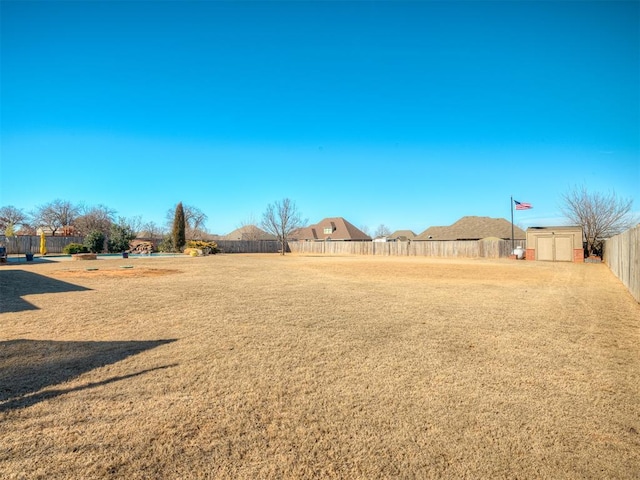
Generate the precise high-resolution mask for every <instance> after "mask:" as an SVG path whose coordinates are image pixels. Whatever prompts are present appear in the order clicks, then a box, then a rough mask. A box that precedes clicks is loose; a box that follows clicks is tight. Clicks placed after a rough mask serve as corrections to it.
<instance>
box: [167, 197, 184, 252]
mask: <svg viewBox="0 0 640 480" xmlns="http://www.w3.org/2000/svg"><path fill="white" fill-rule="evenodd" d="M185 230H186V223H185V219H184V208H182V202H180V203H178V205H177V206H176V213H175V215H174V216H173V230H172V232H171V237H172V238H173V248H174V249H175V250H176V252H181V251H182V248H183V247H184V246H185V244H186V243H187V240H186V238H185Z"/></svg>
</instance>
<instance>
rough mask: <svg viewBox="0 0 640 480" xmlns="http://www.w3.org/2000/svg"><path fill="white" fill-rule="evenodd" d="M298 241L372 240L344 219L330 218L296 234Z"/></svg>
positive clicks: (294, 235) (293, 235)
mask: <svg viewBox="0 0 640 480" xmlns="http://www.w3.org/2000/svg"><path fill="white" fill-rule="evenodd" d="M291 237H292V238H295V239H297V240H371V237H369V236H368V235H367V234H366V233H364V232H363V231H362V230H360V229H358V228H357V227H355V226H354V225H353V224H351V223H349V222H348V221H346V220H345V219H344V218H342V217H328V218H325V219H323V220H321V221H319V222H318V223H316V224H314V225H310V226H308V227H306V228H301V229H300V230H298V231H296V232H294V233H293V234H292V235H291Z"/></svg>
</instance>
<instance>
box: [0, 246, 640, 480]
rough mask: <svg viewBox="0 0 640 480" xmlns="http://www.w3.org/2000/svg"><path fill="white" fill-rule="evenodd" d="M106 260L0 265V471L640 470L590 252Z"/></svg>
mask: <svg viewBox="0 0 640 480" xmlns="http://www.w3.org/2000/svg"><path fill="white" fill-rule="evenodd" d="M109 262H111V261H109ZM113 262H114V263H108V264H107V263H106V262H105V263H101V266H100V270H98V271H94V272H86V273H84V272H83V273H82V274H81V275H78V276H75V277H73V276H64V275H68V274H69V273H70V271H65V270H64V269H65V268H68V265H67V264H63V263H60V264H46V265H45V264H42V265H33V266H29V267H28V269H29V271H30V272H32V273H34V275H36V274H37V275H36V276H41V277H42V279H43V282H44V284H45V286H46V287H49V289H50V291H51V292H55V293H46V291H43V290H37V289H32V290H30V289H29V286H21V287H20V288H18V287H17V286H15V285H13V286H12V285H10V284H9V283H7V282H6V281H4V280H3V272H5V271H7V269H6V268H3V269H2V270H0V286H1V287H2V288H3V292H17V293H19V294H20V295H22V296H23V298H24V301H26V302H28V303H29V304H30V305H31V308H30V309H29V310H27V309H23V310H19V309H16V310H15V311H7V313H4V314H2V315H0V324H1V325H2V330H1V333H0V335H1V336H2V338H0V471H2V472H3V476H4V477H5V478H122V477H129V478H175V479H178V478H594V479H595V478H598V479H599V478H637V473H638V471H640V434H639V433H638V432H640V419H639V417H638V411H640V342H639V340H640V306H639V305H638V304H637V303H636V302H635V301H634V300H633V298H632V297H631V295H630V294H629V293H628V292H627V291H626V290H625V288H624V286H622V284H621V283H620V282H619V281H618V280H617V279H616V278H615V277H614V276H613V275H612V274H611V272H610V271H609V270H608V269H607V267H606V266H605V265H598V264H589V265H587V264H583V265H577V264H550V263H539V262H515V261H510V262H508V261H484V260H459V261H444V260H437V259H425V258H370V257H333V258H325V257H303V256H295V255H291V256H286V257H284V258H282V257H280V256H277V255H222V256H213V257H198V258H171V259H148V260H147V259H144V260H143V259H141V260H137V261H136V264H135V268H134V269H131V270H130V271H131V272H134V271H135V270H140V271H144V269H148V270H152V269H160V270H169V271H173V272H174V273H176V274H172V275H169V274H163V275H146V276H138V277H136V276H133V277H127V276H122V274H120V273H121V270H120V269H119V267H120V265H121V264H122V265H125V264H126V263H124V261H122V260H113ZM118 262H120V263H118ZM107 265H109V267H107ZM103 266H104V267H105V268H108V270H106V271H114V272H118V273H119V275H114V276H100V277H98V276H95V275H94V274H95V273H98V272H101V271H102V267H103ZM16 268H21V267H8V269H16ZM24 268H26V267H24ZM122 271H123V272H126V271H127V269H122ZM178 273H179V274H178ZM61 274H62V275H63V276H62V277H60V275H61ZM123 275H128V273H124V274H123ZM10 278H17V279H28V281H30V282H34V281H37V278H36V279H35V280H34V277H33V276H18V277H10ZM58 278H61V279H64V281H65V282H68V283H69V284H73V285H74V286H75V287H76V288H75V289H71V288H69V285H62V286H60V287H59V288H55V281H56V279H58ZM21 281H26V280H21ZM3 282H4V283H3ZM46 282H54V283H46ZM30 291H31V292H34V293H29V292H30ZM1 352H4V354H2V353H1ZM16 372H22V373H16ZM53 372H58V373H56V374H54V373H53ZM61 372H62V373H61ZM65 372H66V373H65ZM34 379H35V381H34ZM38 379H39V380H38ZM47 379H49V380H47Z"/></svg>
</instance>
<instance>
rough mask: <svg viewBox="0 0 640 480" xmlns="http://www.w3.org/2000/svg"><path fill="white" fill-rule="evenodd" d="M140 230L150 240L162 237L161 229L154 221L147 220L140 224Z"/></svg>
mask: <svg viewBox="0 0 640 480" xmlns="http://www.w3.org/2000/svg"><path fill="white" fill-rule="evenodd" d="M142 231H143V232H145V235H146V236H148V237H149V238H150V239H151V240H157V239H159V238H162V229H161V228H160V226H159V225H157V224H156V223H155V222H147V223H145V224H144V225H143V226H142Z"/></svg>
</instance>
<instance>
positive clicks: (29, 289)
mask: <svg viewBox="0 0 640 480" xmlns="http://www.w3.org/2000/svg"><path fill="white" fill-rule="evenodd" d="M86 290H90V289H89V288H86V287H82V286H80V285H74V284H73V283H68V282H63V281H61V280H56V279H54V278H50V277H45V276H44V275H39V274H37V273H33V272H25V271H24V270H0V313H7V312H21V311H24V310H37V308H38V307H36V306H34V305H32V304H31V303H29V302H27V301H26V300H24V299H23V298H22V297H24V296H25V295H33V294H39V293H62V292H83V291H86Z"/></svg>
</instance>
